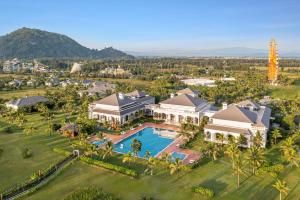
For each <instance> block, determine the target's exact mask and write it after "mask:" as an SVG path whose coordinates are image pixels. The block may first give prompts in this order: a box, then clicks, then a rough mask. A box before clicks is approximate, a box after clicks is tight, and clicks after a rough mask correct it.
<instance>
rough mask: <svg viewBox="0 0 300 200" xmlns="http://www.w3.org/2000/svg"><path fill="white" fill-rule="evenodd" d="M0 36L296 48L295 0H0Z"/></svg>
mask: <svg viewBox="0 0 300 200" xmlns="http://www.w3.org/2000/svg"><path fill="white" fill-rule="evenodd" d="M0 8H1V11H0V35H4V34H7V33H9V32H11V31H14V30H16V29H18V28H21V27H29V28H38V29H42V30H47V31H50V32H56V33H61V34H65V35H68V36H70V37H71V38H73V39H75V40H76V41H77V42H79V43H80V44H82V45H84V46H87V47H89V48H97V49H102V48H103V47H108V46H113V47H114V48H117V49H121V50H125V51H155V50H170V51H175V50H200V49H214V48H228V47H249V48H256V49H267V48H268V43H269V41H270V39H271V38H275V39H276V40H277V42H278V44H279V47H280V49H282V50H284V51H300V12H299V11H300V1H299V0H247V1H245V0H106V1H104V0H42V1H41V0H0Z"/></svg>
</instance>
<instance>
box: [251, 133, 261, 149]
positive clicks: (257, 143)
mask: <svg viewBox="0 0 300 200" xmlns="http://www.w3.org/2000/svg"><path fill="white" fill-rule="evenodd" d="M262 140H263V138H262V136H261V134H260V132H259V131H257V132H256V134H255V136H254V137H253V138H252V143H253V145H254V146H256V147H261V145H262Z"/></svg>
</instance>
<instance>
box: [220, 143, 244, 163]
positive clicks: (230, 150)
mask: <svg viewBox="0 0 300 200" xmlns="http://www.w3.org/2000/svg"><path fill="white" fill-rule="evenodd" d="M224 153H225V155H227V156H228V157H229V158H230V159H231V162H232V167H234V160H235V158H236V157H237V156H238V155H239V154H240V150H239V148H238V146H237V145H236V144H235V143H232V144H231V145H229V146H228V147H227V148H226V150H225V152H224Z"/></svg>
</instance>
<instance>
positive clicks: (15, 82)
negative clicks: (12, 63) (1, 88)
mask: <svg viewBox="0 0 300 200" xmlns="http://www.w3.org/2000/svg"><path fill="white" fill-rule="evenodd" d="M22 83H23V82H22V81H21V80H17V79H15V80H12V81H10V82H8V85H9V86H10V87H16V88H17V87H20V86H21V85H22Z"/></svg>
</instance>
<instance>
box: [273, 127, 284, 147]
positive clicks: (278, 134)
mask: <svg viewBox="0 0 300 200" xmlns="http://www.w3.org/2000/svg"><path fill="white" fill-rule="evenodd" d="M278 138H282V135H281V133H280V130H279V129H278V128H276V129H274V130H273V131H272V139H273V143H274V144H277V139H278Z"/></svg>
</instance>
